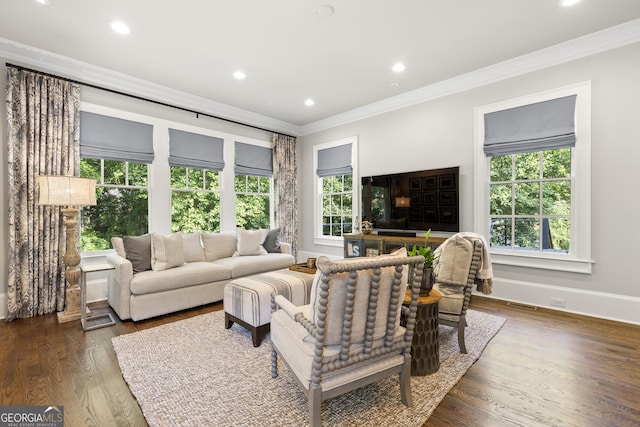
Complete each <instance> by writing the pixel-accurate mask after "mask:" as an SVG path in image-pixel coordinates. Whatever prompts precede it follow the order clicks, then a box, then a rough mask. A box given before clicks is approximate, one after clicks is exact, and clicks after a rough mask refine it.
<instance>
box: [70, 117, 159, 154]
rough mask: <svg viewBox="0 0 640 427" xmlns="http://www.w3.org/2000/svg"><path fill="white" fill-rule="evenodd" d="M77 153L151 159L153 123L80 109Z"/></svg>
mask: <svg viewBox="0 0 640 427" xmlns="http://www.w3.org/2000/svg"><path fill="white" fill-rule="evenodd" d="M80 157H82V158H89V159H106V160H120V161H130V162H139V163H151V162H153V126H151V125H149V124H146V123H139V122H134V121H131V120H124V119H118V118H115V117H109V116H103V115H101V114H95V113H89V112H86V111H81V112H80Z"/></svg>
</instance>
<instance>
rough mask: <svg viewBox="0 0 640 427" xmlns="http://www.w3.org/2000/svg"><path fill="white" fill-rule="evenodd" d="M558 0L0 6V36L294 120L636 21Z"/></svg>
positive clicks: (625, 3) (613, 1) (600, 2)
mask: <svg viewBox="0 0 640 427" xmlns="http://www.w3.org/2000/svg"><path fill="white" fill-rule="evenodd" d="M559 2H560V0H482V1H477V0H475V1H474V0H401V1H390V0H388V1H382V0H333V1H330V2H328V3H325V2H324V1H323V0H320V1H315V0H275V1H265V0H235V1H231V0H227V1H221V0H209V1H205V0H181V1H176V0H136V1H131V0H109V1H97V0H49V4H48V5H41V4H39V3H38V2H36V0H2V5H1V6H0V38H4V39H5V40H4V42H5V44H6V42H7V41H10V42H11V43H14V42H15V43H17V44H21V45H26V47H27V49H28V50H33V49H31V48H36V49H37V50H36V52H39V50H43V51H46V54H47V55H49V54H56V55H62V57H63V58H62V59H60V58H59V57H57V56H56V58H58V60H59V61H62V62H64V60H67V61H69V60H70V59H71V60H74V61H73V62H74V63H75V61H81V62H82V63H86V64H91V65H93V66H98V67H102V68H105V69H108V70H111V71H115V72H118V73H123V74H124V75H127V76H132V77H135V78H139V79H143V80H145V81H149V82H152V83H155V84H158V85H161V86H162V87H166V88H170V89H173V90H175V91H180V93H185V94H189V95H195V96H197V97H201V98H203V99H206V100H212V101H215V102H217V103H222V104H226V105H228V106H232V107H235V108H238V109H242V110H247V111H249V112H253V113H257V115H262V116H266V117H268V118H273V119H277V120H280V121H283V122H286V123H288V124H292V125H294V126H303V125H308V124H310V123H314V122H318V121H320V120H326V119H327V118H330V117H332V116H336V115H340V114H344V113H345V112H348V111H352V110H354V109H358V108H362V107H363V106H367V105H370V104H373V103H377V102H380V101H383V100H385V99H390V98H393V97H397V96H399V95H402V94H406V93H408V92H411V91H415V90H417V89H420V88H424V87H428V86H431V85H434V84H436V83H438V82H441V81H444V80H447V79H450V78H453V77H456V76H460V75H464V74H466V73H471V72H473V71H475V70H479V69H482V68H484V67H488V66H490V65H492V64H496V63H501V62H503V61H506V60H509V59H511V58H515V57H519V56H521V55H525V54H529V53H531V52H535V51H538V50H540V49H544V48H547V47H549V46H553V45H557V44H559V43H563V42H566V41H569V40H572V39H575V38H578V37H581V36H584V35H587V34H590V33H593V32H596V31H599V30H602V29H605V28H608V27H612V26H615V25H618V24H621V23H625V22H628V21H632V20H636V19H638V18H640V1H638V0H606V1H605V0H582V1H581V2H580V3H578V4H576V5H574V6H571V7H562V6H560V5H559ZM329 6H330V7H329ZM331 9H333V14H328V13H327V12H328V11H330V10H331ZM116 19H119V20H122V21H124V22H126V23H127V24H128V25H129V27H130V29H131V33H130V34H129V35H126V36H123V35H119V34H116V33H114V32H113V31H112V30H111V28H110V23H111V22H112V21H113V20H116ZM23 48H24V46H23ZM396 62H403V63H405V64H406V70H405V71H404V72H402V73H396V72H394V71H392V70H391V67H392V66H393V64H394V63H396ZM237 70H242V71H244V73H246V78H245V79H244V80H237V79H235V78H234V77H233V76H232V74H233V73H234V72H235V71H237ZM308 98H311V99H313V100H314V101H315V105H313V106H311V107H309V106H306V105H305V104H304V101H305V100H306V99H308Z"/></svg>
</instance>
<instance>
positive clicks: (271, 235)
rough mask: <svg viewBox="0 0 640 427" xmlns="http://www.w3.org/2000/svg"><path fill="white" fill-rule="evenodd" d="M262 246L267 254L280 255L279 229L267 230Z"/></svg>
mask: <svg viewBox="0 0 640 427" xmlns="http://www.w3.org/2000/svg"><path fill="white" fill-rule="evenodd" d="M262 246H264V248H265V249H266V250H267V252H269V253H280V227H278V228H274V229H273V230H269V232H268V233H267V237H265V238H264V243H263V244H262Z"/></svg>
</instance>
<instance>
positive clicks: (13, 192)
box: [6, 67, 80, 321]
mask: <svg viewBox="0 0 640 427" xmlns="http://www.w3.org/2000/svg"><path fill="white" fill-rule="evenodd" d="M79 105H80V86H78V85H77V84H73V83H70V82H67V81H63V80H59V79H56V78H53V77H49V76H43V75H41V74H37V73H32V72H29V71H25V70H19V69H17V68H14V67H8V68H7V91H6V106H7V127H8V138H7V144H8V147H7V154H8V155H7V171H8V187H9V188H8V193H9V194H8V196H9V197H8V202H9V209H8V211H9V227H8V228H9V230H8V237H9V247H8V252H9V254H8V258H9V264H8V265H9V280H8V292H7V317H6V320H7V321H10V320H14V319H17V318H26V317H32V316H36V315H42V314H46V313H52V312H54V311H62V310H63V309H64V297H65V286H66V284H65V277H64V265H63V263H62V254H64V251H65V231H64V226H63V221H62V215H61V213H60V208H59V207H58V206H39V205H38V188H37V178H38V176H39V175H75V176H78V175H79V172H80V156H79V125H78V124H79V122H80V116H79Z"/></svg>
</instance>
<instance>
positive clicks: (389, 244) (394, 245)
mask: <svg viewBox="0 0 640 427" xmlns="http://www.w3.org/2000/svg"><path fill="white" fill-rule="evenodd" d="M405 246H406V247H407V248H408V246H407V245H406V244H405V242H401V241H398V240H386V239H385V241H384V253H385V254H390V253H391V252H393V251H396V250H398V249H400V248H404V247H405Z"/></svg>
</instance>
